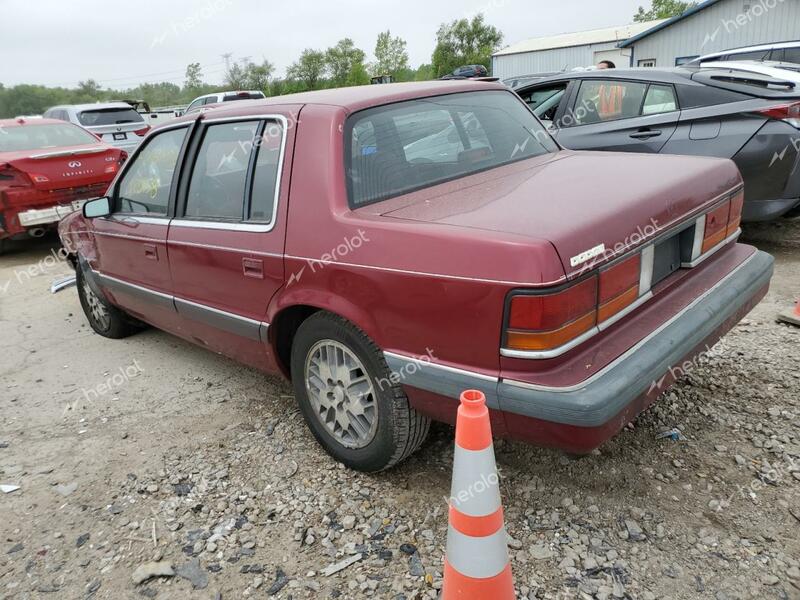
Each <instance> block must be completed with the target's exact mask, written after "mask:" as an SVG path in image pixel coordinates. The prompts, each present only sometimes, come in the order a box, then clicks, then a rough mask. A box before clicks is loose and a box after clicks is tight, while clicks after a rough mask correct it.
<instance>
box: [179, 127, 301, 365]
mask: <svg viewBox="0 0 800 600" xmlns="http://www.w3.org/2000/svg"><path fill="white" fill-rule="evenodd" d="M293 119H294V117H292V122H294V120H293ZM293 136H294V129H289V128H288V127H287V120H286V119H285V118H284V117H283V116H281V115H275V116H261V115H258V116H253V117H239V118H229V119H209V120H208V121H207V122H205V123H204V122H203V121H200V123H199V130H198V132H197V135H196V136H194V141H193V142H192V147H191V149H190V157H189V160H188V161H187V165H191V170H190V172H189V173H188V175H187V177H185V178H183V180H182V183H181V186H180V189H179V192H178V206H177V212H176V219H175V220H174V221H173V222H172V226H171V227H170V230H169V236H168V240H167V247H168V251H169V261H170V270H171V274H172V282H173V290H174V295H175V304H176V307H177V310H178V312H179V313H180V314H181V315H182V317H184V320H185V323H186V326H187V327H188V328H189V329H190V335H191V337H192V338H194V340H195V341H197V342H199V343H201V344H203V345H205V346H207V347H208V348H210V349H212V350H214V351H216V352H220V353H223V354H225V355H227V356H230V357H232V358H234V359H236V360H238V361H241V362H244V363H246V364H250V365H252V366H254V367H257V368H260V369H265V370H272V369H274V367H275V361H274V357H273V356H272V355H271V352H270V349H269V346H268V345H267V343H266V339H267V338H266V334H267V328H268V326H269V324H268V323H266V322H265V317H266V313H267V307H268V305H269V302H270V300H271V298H272V297H273V295H274V294H275V293H276V292H277V291H278V289H280V287H281V286H282V285H283V282H284V266H283V252H284V240H285V233H286V205H287V202H288V188H289V185H288V184H289V177H290V173H291V166H290V163H291V156H290V153H289V152H287V150H286V149H287V148H292V147H293V146H294V142H293Z"/></svg>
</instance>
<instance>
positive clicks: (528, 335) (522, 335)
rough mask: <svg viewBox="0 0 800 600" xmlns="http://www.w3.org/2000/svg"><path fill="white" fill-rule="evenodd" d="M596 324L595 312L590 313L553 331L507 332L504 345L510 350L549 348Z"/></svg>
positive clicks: (584, 331) (574, 336) (565, 341)
mask: <svg viewBox="0 0 800 600" xmlns="http://www.w3.org/2000/svg"><path fill="white" fill-rule="evenodd" d="M596 324H597V313H596V312H595V311H592V312H591V313H589V314H587V315H584V316H583V317H580V318H579V319H576V320H575V321H572V322H571V323H568V324H566V325H564V326H563V327H561V328H560V329H556V330H554V331H517V330H511V331H509V332H508V334H507V341H506V346H507V347H508V348H510V349H511V350H533V351H542V350H551V349H553V348H558V347H560V346H563V345H565V344H567V343H569V342H571V341H572V340H574V339H575V338H577V337H579V336H581V335H582V334H584V333H586V332H587V331H589V330H591V329H592V328H593V327H594V326H595V325H596Z"/></svg>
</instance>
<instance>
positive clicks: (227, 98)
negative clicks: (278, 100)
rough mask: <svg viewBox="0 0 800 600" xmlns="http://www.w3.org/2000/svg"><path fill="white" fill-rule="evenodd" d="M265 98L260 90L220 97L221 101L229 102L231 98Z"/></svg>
mask: <svg viewBox="0 0 800 600" xmlns="http://www.w3.org/2000/svg"><path fill="white" fill-rule="evenodd" d="M263 98H265V96H264V94H262V93H261V92H252V93H251V92H239V93H238V94H236V95H230V96H225V97H224V98H222V101H223V102H231V101H232V100H262V99H263Z"/></svg>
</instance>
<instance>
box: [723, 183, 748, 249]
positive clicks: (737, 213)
mask: <svg viewBox="0 0 800 600" xmlns="http://www.w3.org/2000/svg"><path fill="white" fill-rule="evenodd" d="M742 208H744V189H741V190H739V191H738V192H736V193H735V194H734V195H733V198H731V213H730V215H729V216H728V228H727V231H726V233H725V237H726V238H729V237H731V236H732V235H733V234H734V233H736V232H737V231H739V227H740V226H741V224H742Z"/></svg>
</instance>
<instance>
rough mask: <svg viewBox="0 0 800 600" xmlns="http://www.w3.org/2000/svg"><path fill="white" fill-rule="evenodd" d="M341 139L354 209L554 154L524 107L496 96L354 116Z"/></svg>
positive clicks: (508, 96) (424, 102)
mask: <svg viewBox="0 0 800 600" xmlns="http://www.w3.org/2000/svg"><path fill="white" fill-rule="evenodd" d="M345 139H346V141H347V149H346V155H345V158H346V162H347V164H346V168H347V184H348V192H349V195H350V203H351V205H352V206H363V205H365V204H369V203H371V202H377V201H379V200H385V199H387V198H391V197H393V196H397V195H400V194H404V193H407V192H410V191H413V190H417V189H420V188H424V187H428V186H432V185H435V184H437V183H442V182H444V181H448V180H451V179H455V178H458V177H465V176H467V175H472V174H474V173H478V172H480V171H484V170H486V169H491V168H494V167H498V166H500V165H504V164H508V163H511V162H516V161H519V160H524V159H526V158H531V157H534V156H539V155H541V154H546V153H548V152H555V151H557V150H558V146H557V144H556V143H555V142H554V141H553V138H551V137H550V135H549V134H548V133H547V131H546V130H545V129H544V128H543V127H542V125H541V124H540V123H539V121H537V120H536V118H535V117H534V116H533V114H532V113H531V112H530V110H528V108H527V107H526V106H525V104H524V103H523V102H522V101H520V99H519V98H517V97H516V96H515V95H514V94H512V93H511V92H506V91H500V90H498V91H485V92H467V93H460V94H449V95H447V96H435V97H432V98H423V99H420V100H411V101H408V102H399V103H397V104H390V105H388V106H381V107H377V108H373V109H369V110H365V111H362V112H358V113H356V114H355V115H353V116H352V117H350V119H349V120H348V122H347V130H346V133H345Z"/></svg>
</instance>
